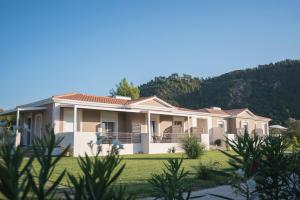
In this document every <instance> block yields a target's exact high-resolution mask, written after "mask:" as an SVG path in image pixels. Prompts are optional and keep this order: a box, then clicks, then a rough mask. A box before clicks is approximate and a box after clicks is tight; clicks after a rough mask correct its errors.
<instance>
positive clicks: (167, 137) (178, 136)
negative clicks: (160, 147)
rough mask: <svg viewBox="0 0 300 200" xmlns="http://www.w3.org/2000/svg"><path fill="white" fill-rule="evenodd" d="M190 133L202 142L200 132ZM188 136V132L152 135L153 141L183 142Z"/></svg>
mask: <svg viewBox="0 0 300 200" xmlns="http://www.w3.org/2000/svg"><path fill="white" fill-rule="evenodd" d="M190 135H191V136H194V137H195V138H197V140H198V141H199V142H201V134H200V133H190ZM188 136H189V134H188V133H164V134H163V135H162V136H152V143H181V142H182V140H183V139H184V138H185V137H188Z"/></svg>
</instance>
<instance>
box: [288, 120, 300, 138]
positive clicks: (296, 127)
mask: <svg viewBox="0 0 300 200" xmlns="http://www.w3.org/2000/svg"><path fill="white" fill-rule="evenodd" d="M287 126H288V130H287V135H288V136H289V137H290V138H293V137H296V138H297V139H298V140H300V120H296V119H293V118H289V119H288V121H287Z"/></svg>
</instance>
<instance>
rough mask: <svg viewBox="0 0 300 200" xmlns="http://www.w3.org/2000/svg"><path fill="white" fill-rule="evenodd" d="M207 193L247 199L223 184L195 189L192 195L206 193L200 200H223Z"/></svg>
mask: <svg viewBox="0 0 300 200" xmlns="http://www.w3.org/2000/svg"><path fill="white" fill-rule="evenodd" d="M207 194H216V195H222V196H225V197H229V198H232V199H235V200H245V198H243V197H241V196H239V195H237V194H235V193H234V192H233V190H232V188H231V186H230V185H222V186H218V187H214V188H208V189H204V190H198V191H194V192H192V194H191V197H194V196H201V195H206V196H204V197H202V198H199V199H200V200H221V199H222V198H218V197H214V196H210V195H207ZM152 199H154V198H151V197H148V198H144V200H152Z"/></svg>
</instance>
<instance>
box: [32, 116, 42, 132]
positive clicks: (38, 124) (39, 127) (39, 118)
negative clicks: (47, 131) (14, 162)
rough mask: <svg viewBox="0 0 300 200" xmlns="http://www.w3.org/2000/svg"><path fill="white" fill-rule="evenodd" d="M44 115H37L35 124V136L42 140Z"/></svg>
mask: <svg viewBox="0 0 300 200" xmlns="http://www.w3.org/2000/svg"><path fill="white" fill-rule="evenodd" d="M42 118H43V117H42V114H37V115H35V118H34V119H35V123H34V136H35V137H39V138H41V136H42V122H43V121H42V120H43V119H42Z"/></svg>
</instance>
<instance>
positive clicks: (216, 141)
mask: <svg viewBox="0 0 300 200" xmlns="http://www.w3.org/2000/svg"><path fill="white" fill-rule="evenodd" d="M214 144H215V145H216V146H218V147H219V146H221V144H222V140H221V139H216V140H215V142H214Z"/></svg>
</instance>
